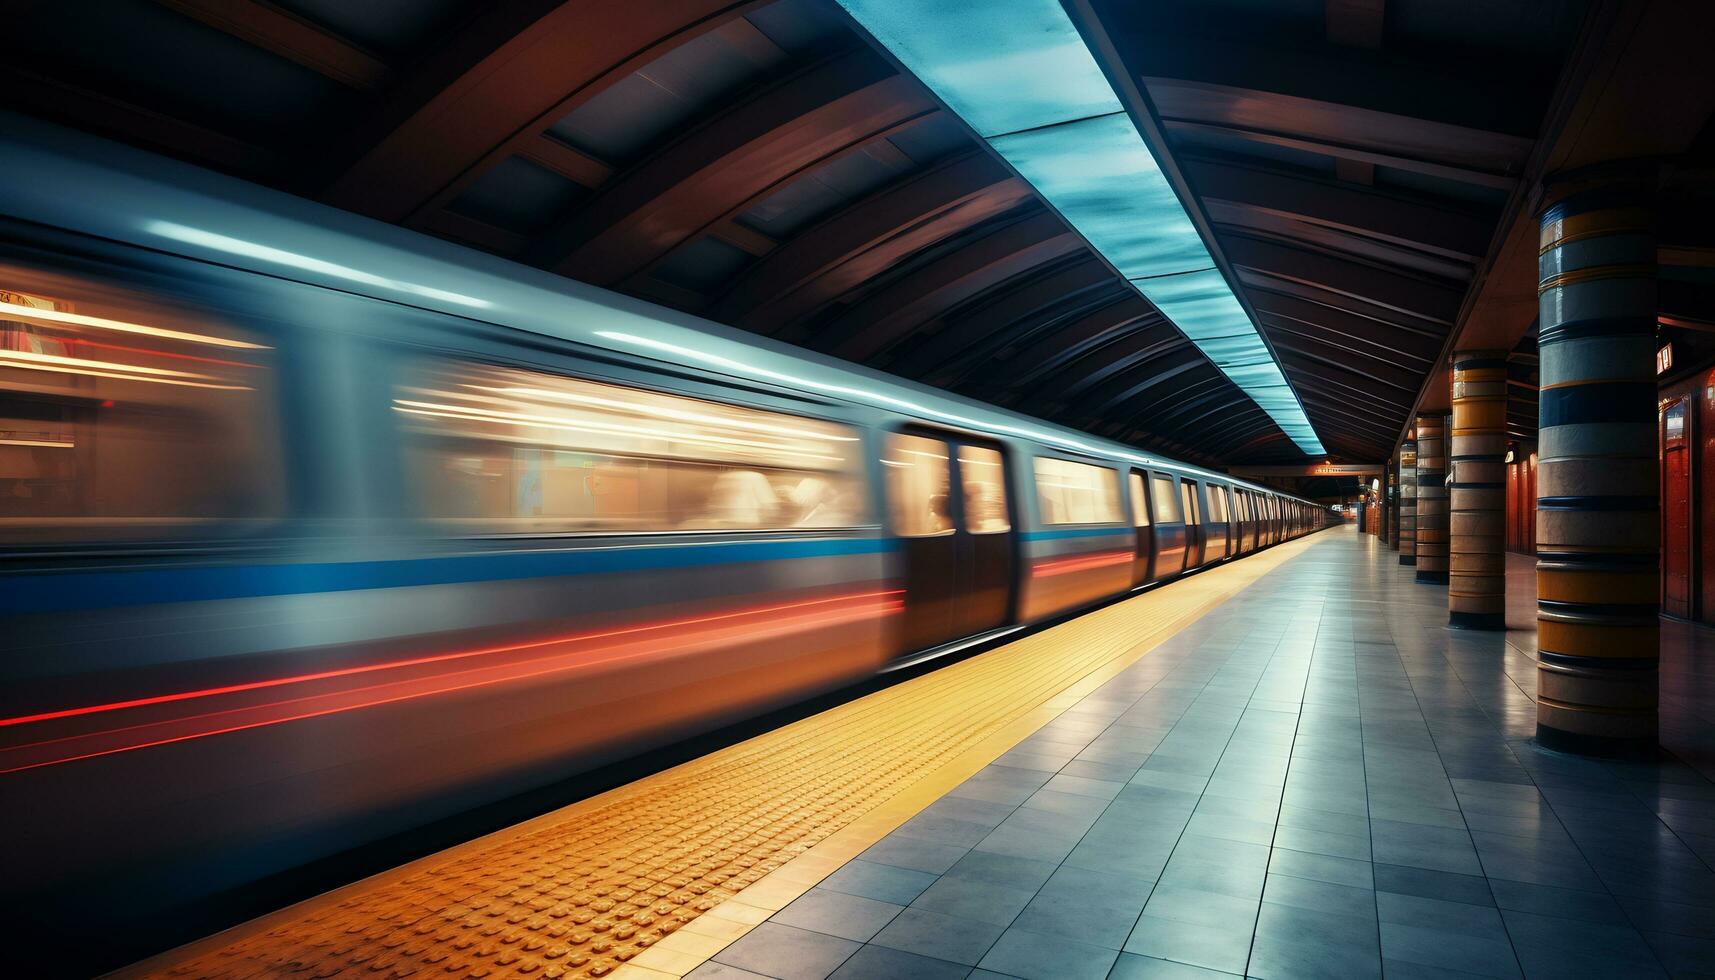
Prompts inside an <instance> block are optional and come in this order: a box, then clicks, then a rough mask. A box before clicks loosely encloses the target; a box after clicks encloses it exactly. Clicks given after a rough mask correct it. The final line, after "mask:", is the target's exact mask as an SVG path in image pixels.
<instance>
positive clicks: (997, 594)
mask: <svg viewBox="0 0 1715 980" xmlns="http://www.w3.org/2000/svg"><path fill="white" fill-rule="evenodd" d="M957 445H958V448H959V452H958V459H957V467H956V468H957V470H958V477H959V479H958V485H959V489H960V495H959V496H960V499H959V507H958V511H959V514H960V520H959V529H958V534H956V535H955V537H956V538H957V539H958V542H959V596H958V604H957V606H956V607H955V608H956V613H955V615H954V617H953V618H954V622H955V624H956V625H957V627H958V632H959V635H961V636H974V635H976V634H978V633H983V632H987V631H988V630H992V629H995V628H996V627H999V626H1004V625H1005V624H1006V623H1007V622H1009V621H1010V619H1011V612H1012V586H1013V583H1014V582H1015V581H1016V580H1017V576H1015V575H1014V574H1013V556H1014V555H1015V554H1016V553H1017V551H1016V549H1015V547H1014V535H1013V529H1012V517H1011V510H1010V502H1009V501H1008V499H1007V497H1008V494H1007V492H1006V488H1007V486H1008V483H1007V479H1006V476H1007V467H1006V456H1005V454H1004V453H1002V452H1001V449H1000V447H999V446H997V445H995V444H993V443H987V442H978V441H976V440H959V441H958V443H957Z"/></svg>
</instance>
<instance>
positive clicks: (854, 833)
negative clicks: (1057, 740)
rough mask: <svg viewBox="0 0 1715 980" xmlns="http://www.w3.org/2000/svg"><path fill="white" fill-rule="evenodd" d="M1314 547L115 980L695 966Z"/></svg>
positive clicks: (931, 677)
mask: <svg viewBox="0 0 1715 980" xmlns="http://www.w3.org/2000/svg"><path fill="white" fill-rule="evenodd" d="M1304 545H1305V541H1304V540H1300V541H1297V542H1292V543H1289V544H1286V545H1282V546H1280V547H1277V548H1273V549H1271V550H1269V551H1266V552H1263V553H1261V554H1258V555H1254V556H1251V557H1249V558H1245V559H1243V560H1240V561H1238V562H1235V563H1232V564H1229V565H1225V566H1222V567H1219V568H1215V569H1211V570H1209V571H1205V572H1203V573H1201V574H1198V575H1195V576H1192V577H1190V578H1187V579H1185V580H1184V581H1181V582H1177V583H1174V584H1172V585H1169V586H1167V587H1165V588H1162V589H1157V590H1154V591H1152V592H1150V593H1147V594H1145V595H1142V596H1138V597H1137V598H1134V599H1131V600H1129V601H1126V602H1123V603H1118V604H1116V605H1112V606H1108V607H1106V608H1103V609H1100V610H1097V611H1096V612H1093V613H1090V614H1089V615H1086V616H1083V617H1080V618H1078V619H1075V620H1072V621H1070V622H1067V623H1064V624H1061V625H1059V626H1056V627H1054V628H1052V629H1049V630H1045V631H1043V632H1040V633H1037V634H1034V635H1032V636H1028V637H1026V638H1024V639H1022V640H1018V641H1016V642H1013V643H1010V644H1007V645H1006V646H1003V647H1000V648H998V649H996V650H994V651H991V652H989V653H986V654H983V655H981V656H979V657H975V658H972V659H970V660H966V661H963V662H960V663H956V664H952V665H950V666H948V667H945V668H943V669H941V670H937V671H934V672H931V673H928V674H925V675H923V676H920V677H917V678H914V679H912V680H909V681H906V682H904V683H901V684H898V685H895V686H893V687H890V688H888V689H886V690H882V691H879V692H876V693H874V694H871V695H869V696H867V697H864V698H861V699H859V700H856V701H851V702H848V703H846V704H844V705H841V706H839V707H836V708H833V709H831V710H829V711H825V712H823V713H821V714H819V715H815V716H813V717H810V718H806V719H803V720H801V721H798V722H795V723H793V724H791V725H787V726H785V727H783V728H780V729H778V730H776V731H773V732H769V733H767V734H765V735H760V736H757V737H756V738H753V739H750V740H749V741H746V742H742V743H739V744H737V745H733V746H730V747H728V748H725V749H722V750H720V751H718V752H714V753H712V754H710V755H707V756H704V757H702V758H700V759H696V760H694V761H692V762H688V763H685V764H683V765H681V766H677V767H675V768H673V769H669V770H667V771H665V772H661V773H657V774H656V775H654V776H650V777H648V778H646V779H642V780H639V781H638V782H636V783H632V784H630V785H628V786H624V787H620V788H618V789H615V790H612V791H610V792H607V793H603V794H601V795H600V796H596V797H592V798H590V799H588V800H584V801H582V802H580V803H577V804H574V805H572V806H569V807H566V808H564V809H561V810H557V811H555V812H553V813H550V814H546V815H544V816H542V817H538V818H536V819H534V820H531V821H529V822H527V823H524V824H521V825H519V826H517V827H513V828H511V829H509V830H506V831H502V832H500V833H498V834H494V835H490V836H488V837H485V838H481V839H479V840H476V841H472V842H470V843H468V844H465V845H461V846H459V847H456V848H453V849H451V850H448V851H443V852H441V853H439V854H434V855H431V856H429V857H426V858H423V859H421V860H419V861H415V862H413V863H411V864H408V865H406V866H404V867H403V868H399V869H396V870H394V871H391V872H388V873H386V874H383V875H379V876H377V877H375V878H371V879H368V880H366V881H360V882H358V883H356V884H354V885H350V886H348V887H346V888H342V889H339V890H337V891H334V892H331V893H329V894H327V895H324V896H321V897H319V898H315V899H311V900H310V901H308V902H304V903H301V904H299V905H296V906H293V907H291V908H288V909H285V910H283V911H281V912H278V913H275V914H274V915H271V916H267V917H265V918H263V919H259V920H256V921H255V922H252V923H249V924H246V925H244V926H240V927H238V928H236V929H232V930H228V931H227V932H224V933H221V934H220V935H217V936H214V937H212V938H210V939H208V940H204V941H202V942H200V943H195V944H192V945H190V946H187V947H184V948H183V949H179V950H175V951H173V952H170V953H167V954H164V955H162V956H160V957H156V958H154V959H152V960H148V961H145V962H143V963H140V964H137V965H136V966H135V967H132V968H130V969H128V970H125V971H121V972H122V974H123V975H132V976H191V977H233V978H237V977H276V976H296V977H331V976H335V975H338V976H344V977H350V976H365V977H405V976H418V977H423V976H436V977H439V976H451V977H568V978H580V977H603V976H614V977H618V978H621V980H624V978H637V980H660V978H664V977H678V976H682V975H684V974H685V973H687V972H689V971H690V970H692V969H695V968H696V967H697V966H698V965H700V964H702V963H703V962H705V961H706V960H707V959H708V958H709V957H711V956H713V955H714V954H715V953H717V952H719V951H720V950H721V949H723V948H725V947H726V946H727V945H728V944H729V943H731V942H732V941H733V940H735V939H737V938H739V937H740V936H742V935H744V933H745V932H747V931H749V929H750V928H752V927H753V926H755V925H756V924H757V923H758V922H761V921H762V920H764V919H766V918H767V917H768V916H769V915H770V914H772V912H774V911H776V910H778V909H781V908H784V907H785V906H786V905H787V904H788V903H789V902H791V901H792V900H793V899H795V898H797V897H798V896H799V895H801V894H803V893H804V892H805V891H808V890H809V889H810V887H811V886H813V885H814V884H816V883H817V882H819V881H820V880H821V879H822V878H824V877H826V876H827V875H828V874H830V873H832V872H833V871H834V870H835V869H837V868H838V867H840V865H842V864H844V863H845V862H846V861H848V860H850V859H851V858H852V857H855V856H856V855H857V854H858V853H860V852H861V851H863V850H864V849H865V848H867V847H868V846H869V845H870V844H872V843H874V842H875V841H877V840H879V839H880V838H881V837H882V836H884V835H885V834H887V833H888V832H889V831H891V830H892V829H894V828H895V827H897V826H898V825H899V824H901V823H903V822H904V821H905V820H907V819H909V818H910V817H911V816H912V815H914V814H915V813H917V812H918V811H920V810H921V809H922V808H923V807H925V806H927V805H928V804H930V803H932V802H934V801H935V800H936V799H939V798H940V797H941V796H942V795H944V794H945V793H946V792H948V791H949V790H951V789H952V788H953V787H955V786H957V785H958V783H960V782H961V781H963V780H964V779H965V778H966V777H968V776H970V775H971V774H972V773H975V772H976V771H977V770H979V769H981V768H982V767H983V766H985V765H987V764H988V763H990V762H992V761H993V760H994V759H996V758H998V757H999V756H1000V755H1001V754H1003V753H1004V752H1006V751H1007V749H1009V748H1011V747H1012V746H1013V745H1015V744H1017V743H1018V742H1019V741H1021V740H1022V739H1024V738H1025V737H1027V736H1029V735H1030V734H1031V733H1032V732H1034V731H1036V730H1037V729H1038V728H1040V727H1041V726H1042V725H1043V724H1045V723H1047V722H1048V721H1050V720H1052V719H1053V718H1054V717H1055V716H1057V715H1059V714H1060V713H1061V712H1062V711H1064V710H1065V709H1066V708H1068V707H1070V706H1071V705H1073V704H1075V703H1077V701H1078V700H1079V699H1081V698H1082V697H1084V696H1085V695H1087V694H1088V693H1090V692H1091V691H1093V690H1095V689H1096V687H1098V686H1100V685H1101V684H1102V683H1103V682H1105V681H1107V680H1108V679H1110V678H1111V677H1113V676H1114V675H1116V674H1118V673H1119V671H1120V670H1123V669H1124V668H1125V667H1126V666H1129V665H1130V664H1131V663H1133V662H1135V661H1136V660H1137V659H1138V658H1139V657H1141V656H1143V654H1144V653H1146V652H1148V650H1149V649H1151V648H1153V647H1154V646H1155V645H1157V644H1158V643H1160V642H1161V641H1162V640H1164V639H1166V638H1167V637H1169V636H1172V635H1173V634H1174V633H1176V632H1178V631H1179V630H1180V629H1182V628H1184V627H1185V626H1186V625H1188V624H1189V623H1191V622H1192V621H1194V620H1196V619H1197V618H1198V617H1200V616H1202V615H1203V614H1204V613H1206V612H1208V611H1209V610H1210V609H1212V608H1213V607H1214V606H1216V605H1218V604H1219V603H1220V602H1222V601H1224V600H1225V599H1227V598H1228V597H1230V596H1231V595H1233V594H1234V593H1236V592H1238V591H1239V590H1240V589H1243V588H1244V587H1245V586H1247V585H1249V584H1250V583H1251V582H1253V581H1255V580H1256V579H1257V578H1259V577H1260V576H1262V575H1263V574H1264V573H1266V572H1268V571H1270V570H1271V569H1273V568H1275V567H1277V566H1278V565H1279V564H1281V563H1282V562H1283V561H1285V560H1287V559H1288V558H1291V557H1292V556H1293V555H1295V554H1297V553H1298V552H1299V551H1300V550H1302V548H1303V547H1304Z"/></svg>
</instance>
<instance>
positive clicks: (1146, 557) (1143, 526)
mask: <svg viewBox="0 0 1715 980" xmlns="http://www.w3.org/2000/svg"><path fill="white" fill-rule="evenodd" d="M1148 485H1149V481H1148V480H1145V479H1144V478H1143V473H1142V472H1140V471H1138V470H1132V471H1131V473H1130V474H1129V475H1128V476H1127V477H1126V489H1127V491H1129V493H1130V496H1131V524H1132V527H1133V528H1134V529H1135V531H1136V534H1137V553H1136V555H1135V557H1133V558H1132V562H1131V584H1132V585H1133V586H1139V585H1142V584H1144V583H1145V582H1148V581H1149V577H1150V574H1151V569H1150V565H1151V564H1152V559H1153V558H1154V557H1155V528H1154V526H1153V522H1152V521H1150V519H1149V494H1148V492H1147V491H1146V490H1145V488H1146V487H1147V486H1148Z"/></svg>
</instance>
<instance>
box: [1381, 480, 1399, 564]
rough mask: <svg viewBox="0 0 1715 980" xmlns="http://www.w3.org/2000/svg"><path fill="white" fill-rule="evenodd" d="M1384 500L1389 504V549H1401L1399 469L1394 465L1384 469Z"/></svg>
mask: <svg viewBox="0 0 1715 980" xmlns="http://www.w3.org/2000/svg"><path fill="white" fill-rule="evenodd" d="M1382 499H1384V501H1386V503H1387V547H1391V549H1394V551H1398V549H1399V469H1398V467H1396V465H1394V463H1391V462H1389V463H1387V465H1386V467H1382Z"/></svg>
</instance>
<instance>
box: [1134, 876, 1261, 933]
mask: <svg viewBox="0 0 1715 980" xmlns="http://www.w3.org/2000/svg"><path fill="white" fill-rule="evenodd" d="M1259 901H1260V895H1254V896H1242V897H1240V896H1234V895H1229V894H1224V893H1222V892H1215V891H1208V890H1206V889H1202V888H1196V887H1192V886H1188V885H1181V884H1177V883H1175V882H1172V881H1162V882H1161V883H1159V884H1157V885H1156V886H1155V890H1154V891H1153V892H1151V893H1150V896H1149V902H1148V904H1146V905H1145V906H1144V908H1143V911H1144V913H1145V914H1147V915H1153V916H1155V917H1157V918H1161V919H1173V920H1174V921H1176V922H1194V923H1197V924H1199V925H1205V926H1236V925H1240V924H1244V925H1247V926H1248V925H1250V924H1251V923H1253V922H1255V921H1256V911H1257V904H1258V902H1259Z"/></svg>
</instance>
